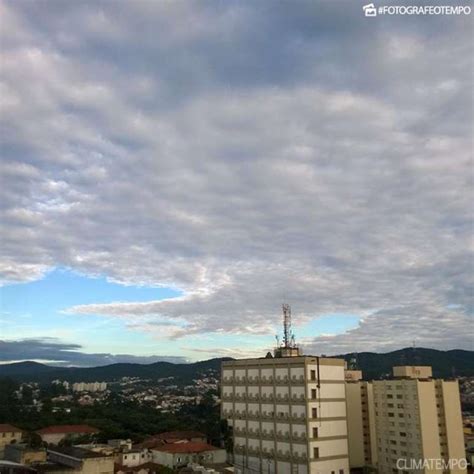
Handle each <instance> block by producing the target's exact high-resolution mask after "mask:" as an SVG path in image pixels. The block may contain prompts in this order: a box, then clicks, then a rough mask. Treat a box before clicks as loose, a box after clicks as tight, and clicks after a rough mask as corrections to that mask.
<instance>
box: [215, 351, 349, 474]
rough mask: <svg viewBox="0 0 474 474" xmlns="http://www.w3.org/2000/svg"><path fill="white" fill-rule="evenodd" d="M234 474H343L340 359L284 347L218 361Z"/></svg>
mask: <svg viewBox="0 0 474 474" xmlns="http://www.w3.org/2000/svg"><path fill="white" fill-rule="evenodd" d="M221 380H222V405H221V409H222V413H221V416H222V418H224V419H226V420H227V421H228V423H229V426H230V427H232V431H233V443H234V460H233V461H234V465H235V469H236V472H237V473H242V474H244V473H245V474H247V473H268V474H270V473H271V474H296V473H299V474H349V458H348V444H347V423H346V395H345V382H344V361H343V360H340V359H330V358H320V357H313V356H302V355H300V352H299V350H298V349H297V348H296V347H294V346H292V347H283V348H279V349H277V350H276V351H275V357H272V356H271V355H270V354H269V355H267V357H266V358H260V359H246V360H237V361H227V362H223V363H222V379H221Z"/></svg>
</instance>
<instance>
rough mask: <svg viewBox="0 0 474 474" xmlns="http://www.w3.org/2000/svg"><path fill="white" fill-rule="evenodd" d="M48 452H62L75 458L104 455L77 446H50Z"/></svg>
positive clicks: (100, 456) (101, 456)
mask: <svg viewBox="0 0 474 474" xmlns="http://www.w3.org/2000/svg"><path fill="white" fill-rule="evenodd" d="M48 452H50V453H58V454H64V455H65V456H69V457H72V458H76V459H90V458H103V457H106V456H104V455H103V454H102V453H96V452H94V451H90V450H89V449H84V448H78V447H75V446H67V447H61V448H56V447H55V448H51V449H48Z"/></svg>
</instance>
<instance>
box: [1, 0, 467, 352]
mask: <svg viewBox="0 0 474 474" xmlns="http://www.w3.org/2000/svg"><path fill="white" fill-rule="evenodd" d="M415 3H416V2H415ZM1 13H2V16H3V22H2V23H3V25H2V26H3V27H2V31H1V35H2V39H1V41H2V53H3V59H2V71H1V73H2V76H3V77H2V85H1V87H2V91H1V94H2V97H3V100H2V113H1V116H2V120H3V123H4V124H3V133H2V136H3V140H4V142H3V144H2V152H3V155H4V166H3V169H2V172H3V174H4V176H3V178H2V184H3V186H2V191H1V193H2V199H1V202H2V216H1V224H2V234H3V236H4V237H3V240H2V246H1V251H2V254H3V258H2V264H1V265H2V266H1V269H2V274H3V278H4V281H6V282H11V281H30V280H34V279H37V278H41V276H42V275H44V273H45V272H46V271H47V270H48V269H50V268H53V267H55V266H59V265H60V266H65V267H70V268H72V269H75V270H77V271H80V272H84V273H86V274H91V275H95V274H102V275H107V276H108V277H109V278H111V279H112V280H114V281H117V282H122V283H124V284H153V285H168V286H173V287H177V288H180V289H181V290H182V291H183V296H182V297H179V298H176V299H170V300H165V301H156V302H146V303H142V302H136V303H119V302H118V303H110V304H92V305H82V306H76V307H73V308H69V309H68V310H67V311H68V313H70V314H71V316H70V317H78V316H76V315H78V314H98V315H103V316H105V317H111V318H122V319H123V320H125V321H126V323H127V325H128V326H129V327H130V328H131V329H136V330H146V331H150V332H152V333H155V334H156V335H157V336H162V337H167V338H168V337H172V338H179V337H182V336H187V335H193V334H195V335H200V334H205V333H217V334H219V333H234V334H246V335H251V334H267V333H269V332H270V333H271V334H272V333H273V332H274V325H275V322H276V321H275V318H276V316H275V312H276V311H278V303H279V302H280V301H281V300H282V299H283V298H284V297H285V295H286V296H288V299H289V300H290V302H292V303H293V308H294V311H295V313H297V314H298V317H299V319H300V321H301V322H307V321H309V320H312V319H314V318H317V317H318V316H320V315H324V314H328V313H349V314H359V315H361V321H360V324H359V326H358V327H357V328H355V329H353V330H351V331H349V332H347V333H345V334H341V335H336V336H324V337H319V338H314V337H311V336H308V337H307V338H306V339H305V340H304V343H305V345H306V346H307V347H308V348H310V349H314V350H322V351H324V352H326V353H331V352H343V351H352V350H362V349H374V350H377V349H391V348H394V347H400V346H401V345H408V344H410V342H411V340H412V339H413V337H414V335H416V337H417V339H418V341H419V344H421V345H431V346H434V347H438V348H452V347H464V348H471V347H472V342H471V341H472V335H473V334H472V332H471V333H470V331H472V329H471V324H470V322H472V321H471V316H472V284H473V281H472V280H473V260H472V253H471V252H472V243H471V237H472V222H473V221H472V218H473V216H472V200H473V198H474V195H473V188H472V184H473V183H472V178H473V174H472V156H471V152H472V148H471V137H470V133H471V132H470V127H471V126H472V103H471V94H470V92H469V91H470V88H471V86H472V76H471V70H472V57H473V55H472V44H471V41H470V32H471V29H470V18H464V17H459V18H458V17H432V18H428V17H426V18H425V17H416V18H415V17H413V18H381V17H379V18H377V19H366V18H364V17H363V15H362V12H361V6H360V5H359V4H357V2H351V3H350V4H349V3H347V4H344V5H342V4H341V3H339V2H326V1H321V2H315V1H313V0H312V1H308V2H305V1H301V2H298V3H297V4H295V3H293V2H279V3H278V4H275V3H274V2H258V4H255V3H254V2H232V1H230V2H225V3H222V2H208V1H199V2H193V1H191V2H144V1H143V2H141V1H138V2H120V3H116V4H114V5H112V4H110V3H109V2H96V1H95V2H74V3H70V2H68V3H66V2H55V1H49V2H46V3H44V2H42V3H41V4H39V3H37V4H32V3H30V2H26V1H21V0H20V1H16V2H13V1H9V2H8V1H7V2H4V3H3V4H2V12H1ZM434 330H435V332H434Z"/></svg>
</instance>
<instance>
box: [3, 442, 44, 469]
mask: <svg viewBox="0 0 474 474" xmlns="http://www.w3.org/2000/svg"><path fill="white" fill-rule="evenodd" d="M5 459H6V460H8V461H13V462H17V463H19V464H26V465H27V466H29V465H31V464H33V463H38V462H46V449H45V448H31V447H29V446H27V445H26V444H18V443H16V444H9V445H7V446H5Z"/></svg>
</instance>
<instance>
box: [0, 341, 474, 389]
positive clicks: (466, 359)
mask: <svg viewBox="0 0 474 474" xmlns="http://www.w3.org/2000/svg"><path fill="white" fill-rule="evenodd" d="M327 357H331V358H342V359H344V360H346V361H347V362H348V363H349V362H350V361H351V360H352V359H354V357H355V359H356V364H357V366H358V368H360V369H361V370H362V371H363V374H364V378H365V379H368V380H370V379H378V378H381V377H388V376H390V374H391V369H392V367H393V366H394V365H430V366H432V367H433V376H434V377H439V378H450V377H453V376H474V351H468V350H463V349H451V350H448V351H441V350H437V349H428V348H416V349H414V348H403V349H398V350H395V351H391V352H386V353H377V352H360V353H357V354H356V353H347V354H339V355H336V356H327ZM225 360H233V359H232V358H230V357H224V358H213V359H208V360H204V361H198V362H191V363H179V364H175V363H172V362H165V361H159V362H153V363H151V364H139V363H134V362H130V363H126V362H120V363H115V364H109V365H103V366H97V367H61V366H52V365H47V364H41V363H39V362H34V361H24V362H14V363H11V364H3V365H0V377H11V378H14V379H17V380H19V381H32V382H35V381H36V382H49V381H51V380H54V379H58V378H59V379H62V380H67V381H69V382H79V381H81V382H92V381H105V382H109V381H113V380H117V379H119V378H121V377H140V378H149V379H159V378H165V377H171V376H174V377H177V378H181V379H183V380H191V379H192V378H195V377H196V376H197V375H199V374H201V373H203V372H207V371H209V370H214V371H218V372H219V371H220V365H221V362H222V361H225Z"/></svg>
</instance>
